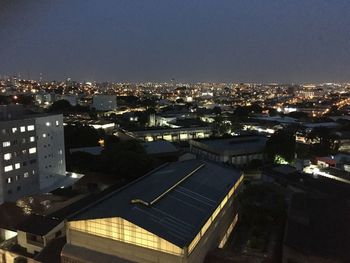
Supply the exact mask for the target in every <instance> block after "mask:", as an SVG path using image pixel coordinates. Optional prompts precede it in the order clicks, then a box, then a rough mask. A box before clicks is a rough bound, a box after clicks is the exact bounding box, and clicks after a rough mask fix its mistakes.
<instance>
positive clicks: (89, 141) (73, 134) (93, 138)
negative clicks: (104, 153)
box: [64, 124, 105, 149]
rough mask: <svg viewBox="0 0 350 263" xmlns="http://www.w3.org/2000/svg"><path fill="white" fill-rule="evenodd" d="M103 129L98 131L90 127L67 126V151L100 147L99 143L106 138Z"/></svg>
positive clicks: (65, 129)
mask: <svg viewBox="0 0 350 263" xmlns="http://www.w3.org/2000/svg"><path fill="white" fill-rule="evenodd" d="M104 135H105V134H104V131H103V130H102V129H100V130H96V129H95V128H93V127H91V126H88V125H81V124H77V125H74V126H73V125H67V126H65V127H64V139H65V145H66V149H70V148H77V147H89V146H98V145H99V143H98V141H99V140H100V139H101V138H104Z"/></svg>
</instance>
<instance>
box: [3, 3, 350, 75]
mask: <svg viewBox="0 0 350 263" xmlns="http://www.w3.org/2000/svg"><path fill="white" fill-rule="evenodd" d="M349 26H350V1H348V0H334V1H331V0H263V1H262V0H234V1H232V0H227V1H224V0H215V1H213V0H197V1H195V0H186V1H185V0H183V1H180V0H178V1H177V0H158V1H153V0H147V1H145V0H135V1H131V0H117V1H116V0H100V1H96V0H74V1H72V0H59V1H57V0H35V1H28V0H12V1H9V0H2V1H1V2H0V74H1V75H6V74H7V75H12V74H18V73H20V74H21V75H22V76H23V77H28V76H30V77H31V78H33V79H38V78H39V75H40V73H41V72H42V73H43V77H44V79H47V80H53V79H56V80H61V79H64V78H67V77H72V78H73V79H75V80H88V81H94V80H95V81H130V82H134V81H168V80H170V79H171V78H175V79H176V80H177V81H183V82H187V81H188V82H196V81H213V82H215V81H224V82H333V81H334V82H336V81H337V82H339V81H340V82H342V81H350V75H349V72H350V70H349V69H350V30H349Z"/></svg>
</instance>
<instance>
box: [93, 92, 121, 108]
mask: <svg viewBox="0 0 350 263" xmlns="http://www.w3.org/2000/svg"><path fill="white" fill-rule="evenodd" d="M92 107H93V108H95V109H96V110H97V111H114V110H116V109H117V96H116V95H94V96H93V99H92Z"/></svg>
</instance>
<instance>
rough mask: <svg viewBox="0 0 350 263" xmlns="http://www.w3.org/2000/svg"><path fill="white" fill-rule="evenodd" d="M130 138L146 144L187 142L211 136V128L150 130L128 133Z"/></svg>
mask: <svg viewBox="0 0 350 263" xmlns="http://www.w3.org/2000/svg"><path fill="white" fill-rule="evenodd" d="M129 133H130V134H131V136H132V137H135V138H137V139H140V140H142V141H146V142H152V141H157V140H165V141H169V142H176V141H188V140H191V139H199V138H208V137H210V135H212V133H213V130H212V128H211V127H189V128H188V127H183V128H175V129H154V130H153V129H152V130H140V131H130V132H129Z"/></svg>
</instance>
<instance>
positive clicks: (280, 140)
mask: <svg viewBox="0 0 350 263" xmlns="http://www.w3.org/2000/svg"><path fill="white" fill-rule="evenodd" d="M295 151H296V142H295V136H294V134H293V133H291V132H289V131H286V130H280V131H277V132H276V133H274V134H273V135H272V136H271V137H270V138H269V139H268V141H267V143H266V152H267V156H268V158H269V159H270V161H274V160H275V158H276V156H280V157H282V158H283V159H285V160H286V161H288V162H290V161H292V160H293V159H294V156H295Z"/></svg>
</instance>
